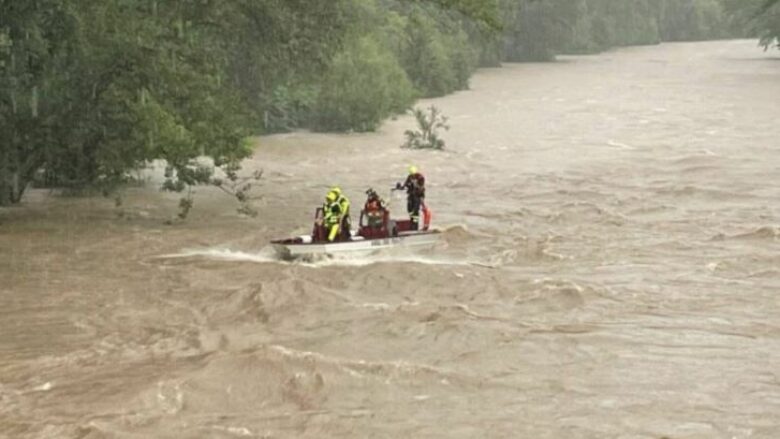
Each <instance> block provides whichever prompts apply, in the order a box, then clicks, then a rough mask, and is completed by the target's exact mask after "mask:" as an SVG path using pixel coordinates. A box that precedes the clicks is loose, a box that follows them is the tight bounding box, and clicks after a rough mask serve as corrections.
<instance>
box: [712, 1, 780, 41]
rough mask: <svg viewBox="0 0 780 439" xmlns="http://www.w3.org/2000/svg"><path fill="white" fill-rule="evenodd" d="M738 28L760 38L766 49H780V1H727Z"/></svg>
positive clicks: (728, 9)
mask: <svg viewBox="0 0 780 439" xmlns="http://www.w3.org/2000/svg"><path fill="white" fill-rule="evenodd" d="M725 1H726V10H727V11H728V12H729V13H730V14H731V16H732V17H733V22H734V23H736V25H737V26H740V27H742V28H745V29H747V31H748V33H749V34H750V35H751V36H755V37H758V38H759V44H761V45H762V46H764V48H765V49H769V48H770V47H773V46H774V47H776V48H778V49H780V0H725Z"/></svg>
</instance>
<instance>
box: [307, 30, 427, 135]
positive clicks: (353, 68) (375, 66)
mask: <svg viewBox="0 0 780 439" xmlns="http://www.w3.org/2000/svg"><path fill="white" fill-rule="evenodd" d="M412 97H413V90H412V86H411V83H410V82H409V79H408V78H407V76H406V73H405V72H404V71H403V69H401V67H400V66H399V65H398V63H397V61H396V60H395V58H394V57H393V56H392V55H391V54H390V52H389V51H388V49H386V48H384V47H382V46H380V45H379V44H378V43H377V42H376V41H375V40H374V39H373V38H372V37H362V38H360V39H358V40H355V41H352V42H349V43H348V44H347V46H346V47H344V50H343V51H342V52H341V53H339V54H338V55H336V57H335V58H334V59H333V62H332V65H331V66H330V69H329V70H328V72H327V73H326V75H325V77H324V81H323V84H322V91H321V93H320V95H319V98H318V100H317V103H316V104H315V111H314V117H315V120H314V124H315V125H314V126H315V128H317V129H319V130H350V129H351V130H355V131H372V130H374V129H375V128H376V127H377V125H378V124H379V123H380V122H381V121H382V120H383V119H384V118H386V117H387V116H389V115H391V114H393V113H398V112H402V111H403V110H404V109H405V108H407V107H408V106H409V104H411V102H412Z"/></svg>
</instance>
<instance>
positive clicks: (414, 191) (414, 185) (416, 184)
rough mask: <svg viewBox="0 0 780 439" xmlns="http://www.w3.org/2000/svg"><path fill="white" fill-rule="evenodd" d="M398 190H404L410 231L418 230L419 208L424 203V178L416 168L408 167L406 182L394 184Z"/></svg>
mask: <svg viewBox="0 0 780 439" xmlns="http://www.w3.org/2000/svg"><path fill="white" fill-rule="evenodd" d="M395 188H396V189H398V190H401V189H406V210H407V212H409V219H411V221H412V230H419V228H420V207H421V206H422V205H423V203H424V202H425V177H424V176H423V175H422V174H421V173H420V171H419V170H418V169H417V166H414V165H412V166H409V175H408V176H407V177H406V181H405V182H404V183H403V184H401V183H396V185H395Z"/></svg>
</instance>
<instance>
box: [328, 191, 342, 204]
mask: <svg viewBox="0 0 780 439" xmlns="http://www.w3.org/2000/svg"><path fill="white" fill-rule="evenodd" d="M338 197H339V196H338V195H337V194H336V192H334V191H330V192H328V195H326V196H325V200H326V201H330V202H334V201H336V199H337V198H338Z"/></svg>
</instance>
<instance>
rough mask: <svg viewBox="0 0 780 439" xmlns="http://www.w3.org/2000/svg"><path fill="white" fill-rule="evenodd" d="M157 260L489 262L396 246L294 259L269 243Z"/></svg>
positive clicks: (353, 263)
mask: <svg viewBox="0 0 780 439" xmlns="http://www.w3.org/2000/svg"><path fill="white" fill-rule="evenodd" d="M155 259H158V260H159V259H167V260H186V259H191V260H192V259H194V260H209V261H223V262H254V263H259V264H283V265H300V266H304V267H311V268H319V267H334V266H343V267H366V266H370V265H376V264H390V263H408V264H424V265H450V266H485V265H487V264H485V263H481V262H477V261H469V260H461V259H458V258H448V257H446V256H432V255H426V254H420V253H416V252H414V251H412V250H410V249H393V250H388V251H383V252H378V253H376V254H373V255H350V254H339V255H311V256H307V257H302V258H298V259H294V260H286V259H282V258H280V257H279V256H278V255H277V254H276V252H275V251H274V249H273V247H271V246H267V247H264V248H262V249H261V250H260V251H258V252H247V251H239V250H231V249H227V248H224V247H218V248H204V249H191V250H183V251H182V252H180V253H172V254H167V255H160V256H157V257H156V258H155Z"/></svg>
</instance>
